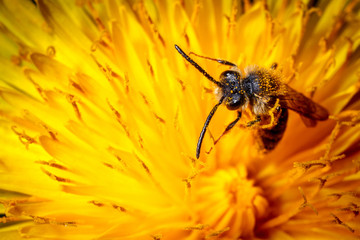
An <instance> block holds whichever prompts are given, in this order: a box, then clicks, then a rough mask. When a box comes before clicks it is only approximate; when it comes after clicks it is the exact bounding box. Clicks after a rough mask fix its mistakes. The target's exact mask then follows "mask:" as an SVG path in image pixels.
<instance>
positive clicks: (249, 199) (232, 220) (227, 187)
mask: <svg viewBox="0 0 360 240" xmlns="http://www.w3.org/2000/svg"><path fill="white" fill-rule="evenodd" d="M194 187H195V188H194V189H196V190H195V191H194V194H195V198H194V200H195V201H196V204H195V208H196V211H197V212H198V215H199V216H200V219H199V221H200V222H201V223H202V224H204V225H208V226H210V227H211V228H212V229H213V230H214V231H215V230H216V231H219V232H221V234H223V235H225V236H228V237H231V238H232V237H234V238H238V237H250V236H252V235H253V232H254V228H255V224H256V221H257V220H259V219H262V218H264V217H266V213H267V211H266V210H267V209H268V202H267V200H266V199H265V198H264V197H263V196H262V190H261V188H259V187H256V186H254V181H253V180H249V179H247V171H246V168H245V167H244V166H238V167H236V168H231V169H225V170H218V171H216V172H215V173H214V174H213V175H202V176H199V179H198V181H197V182H196V183H195V185H194Z"/></svg>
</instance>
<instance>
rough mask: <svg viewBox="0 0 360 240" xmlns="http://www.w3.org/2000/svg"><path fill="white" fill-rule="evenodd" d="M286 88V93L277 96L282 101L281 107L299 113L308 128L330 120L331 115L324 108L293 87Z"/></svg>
mask: <svg viewBox="0 0 360 240" xmlns="http://www.w3.org/2000/svg"><path fill="white" fill-rule="evenodd" d="M284 87H285V89H284V91H280V93H279V94H276V97H277V98H279V100H280V102H279V103H280V106H281V107H284V108H288V109H290V110H293V111H295V112H297V113H299V114H300V115H301V118H302V120H303V122H304V123H305V125H306V126H309V127H310V126H315V125H316V121H323V120H326V119H328V117H329V113H328V111H327V110H326V109H325V108H324V107H322V106H320V105H319V104H317V103H315V102H313V101H312V100H311V99H310V98H308V97H305V96H304V95H303V94H302V93H299V92H297V91H295V90H294V89H292V88H291V87H289V86H287V85H284Z"/></svg>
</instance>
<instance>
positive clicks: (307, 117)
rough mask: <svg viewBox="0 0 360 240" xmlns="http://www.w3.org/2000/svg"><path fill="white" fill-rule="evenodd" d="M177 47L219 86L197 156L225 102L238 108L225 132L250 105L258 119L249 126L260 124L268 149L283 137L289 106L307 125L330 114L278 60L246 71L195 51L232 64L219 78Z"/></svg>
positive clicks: (260, 134)
mask: <svg viewBox="0 0 360 240" xmlns="http://www.w3.org/2000/svg"><path fill="white" fill-rule="evenodd" d="M175 48H176V50H177V51H178V52H179V53H180V54H181V56H183V57H184V58H185V59H186V60H187V61H188V62H189V63H190V64H191V65H193V66H194V67H195V68H196V69H197V70H198V71H199V72H201V73H202V74H203V75H204V76H205V77H206V78H207V79H209V80H210V81H211V82H213V83H214V84H215V85H216V86H217V87H218V89H217V93H218V95H219V101H218V103H217V104H215V106H214V107H213V108H212V110H211V111H210V113H209V115H208V117H207V118H206V120H205V123H204V126H203V128H202V130H201V133H200V137H199V140H198V143H197V146H196V158H199V156H200V149H201V144H202V141H203V139H204V135H205V132H206V129H207V128H208V126H209V123H210V120H211V118H212V117H213V116H214V114H215V112H216V110H217V108H218V107H219V106H220V105H221V104H225V106H226V107H227V108H228V109H229V110H232V111H237V117H236V119H235V120H234V121H232V122H231V123H230V124H229V125H228V126H227V127H226V129H225V131H224V133H223V134H222V135H221V136H223V135H224V134H226V133H227V132H228V131H230V130H231V129H232V128H233V127H234V126H235V125H236V123H237V122H238V121H239V120H240V119H241V116H242V112H243V111H245V110H246V109H248V110H249V111H250V113H251V115H252V116H254V119H253V120H251V121H249V122H247V123H246V124H245V127H251V126H254V127H255V126H258V127H257V128H256V131H257V132H256V136H258V142H259V144H260V147H261V148H262V149H264V151H266V152H268V151H271V150H273V149H274V148H275V147H276V146H277V144H278V143H279V141H280V140H281V139H282V137H283V135H284V132H285V129H286V124H287V121H288V109H290V110H292V111H295V112H297V113H298V114H299V115H300V116H301V118H302V120H303V122H304V123H305V125H306V126H307V127H314V126H315V125H316V122H317V121H324V120H327V119H328V117H329V113H328V111H327V110H326V109H325V108H324V107H322V106H320V105H319V104H317V103H315V102H313V101H312V100H311V99H309V98H307V97H306V96H304V95H303V94H302V93H299V92H297V91H296V90H294V89H292V88H291V87H289V86H288V85H287V84H285V83H283V82H282V81H281V75H280V74H279V73H278V71H276V67H277V64H274V65H273V66H271V67H270V68H269V69H267V68H261V67H258V66H252V67H247V68H245V69H244V73H242V72H241V71H240V69H239V68H238V67H237V65H236V64H234V63H231V62H229V61H226V60H222V59H215V58H210V57H204V56H200V55H197V54H195V53H191V54H194V55H196V56H198V57H202V58H205V59H208V60H213V61H216V62H218V63H220V64H223V65H227V66H231V68H230V69H229V70H226V71H224V72H222V73H221V74H220V77H219V81H217V80H215V79H214V78H213V77H212V76H210V75H209V74H208V73H207V72H206V71H205V70H204V69H203V68H202V67H200V66H199V65H198V64H197V63H196V62H195V61H194V60H193V59H191V58H190V57H189V56H188V55H187V54H185V53H184V51H183V50H181V48H180V47H179V46H177V45H175ZM221 136H220V137H221ZM219 139H220V138H219ZM219 139H218V140H219ZM218 140H217V141H218ZM217 141H215V144H216V142H217Z"/></svg>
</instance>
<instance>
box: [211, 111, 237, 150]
mask: <svg viewBox="0 0 360 240" xmlns="http://www.w3.org/2000/svg"><path fill="white" fill-rule="evenodd" d="M237 113H238V115H237V117H236V119H235V120H234V121H232V122H231V123H230V124H229V125H228V126H227V127H226V129H225V131H224V132H223V133H222V134H221V135H220V137H219V138H218V139H217V140H216V141H215V142H214V145H215V144H216V143H217V142H218V141H219V140H220V138H222V136H224V135H225V134H226V133H228V132H229V131H230V130H231V129H232V128H233V127H234V126H235V124H236V123H237V122H238V121H239V120H240V118H241V112H240V111H238V112H237Z"/></svg>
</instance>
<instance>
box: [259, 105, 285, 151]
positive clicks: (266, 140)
mask: <svg viewBox="0 0 360 240" xmlns="http://www.w3.org/2000/svg"><path fill="white" fill-rule="evenodd" d="M280 111H281V113H279V118H278V122H277V124H276V125H274V126H273V127H271V128H266V129H263V128H260V129H259V130H258V137H259V138H260V139H259V140H260V141H261V142H260V144H261V147H262V148H263V149H264V150H267V151H271V150H273V149H274V148H275V147H276V146H277V144H278V143H279V141H280V140H281V139H282V137H283V135H284V132H285V129H286V124H287V120H288V110H287V109H286V108H281V109H280Z"/></svg>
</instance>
